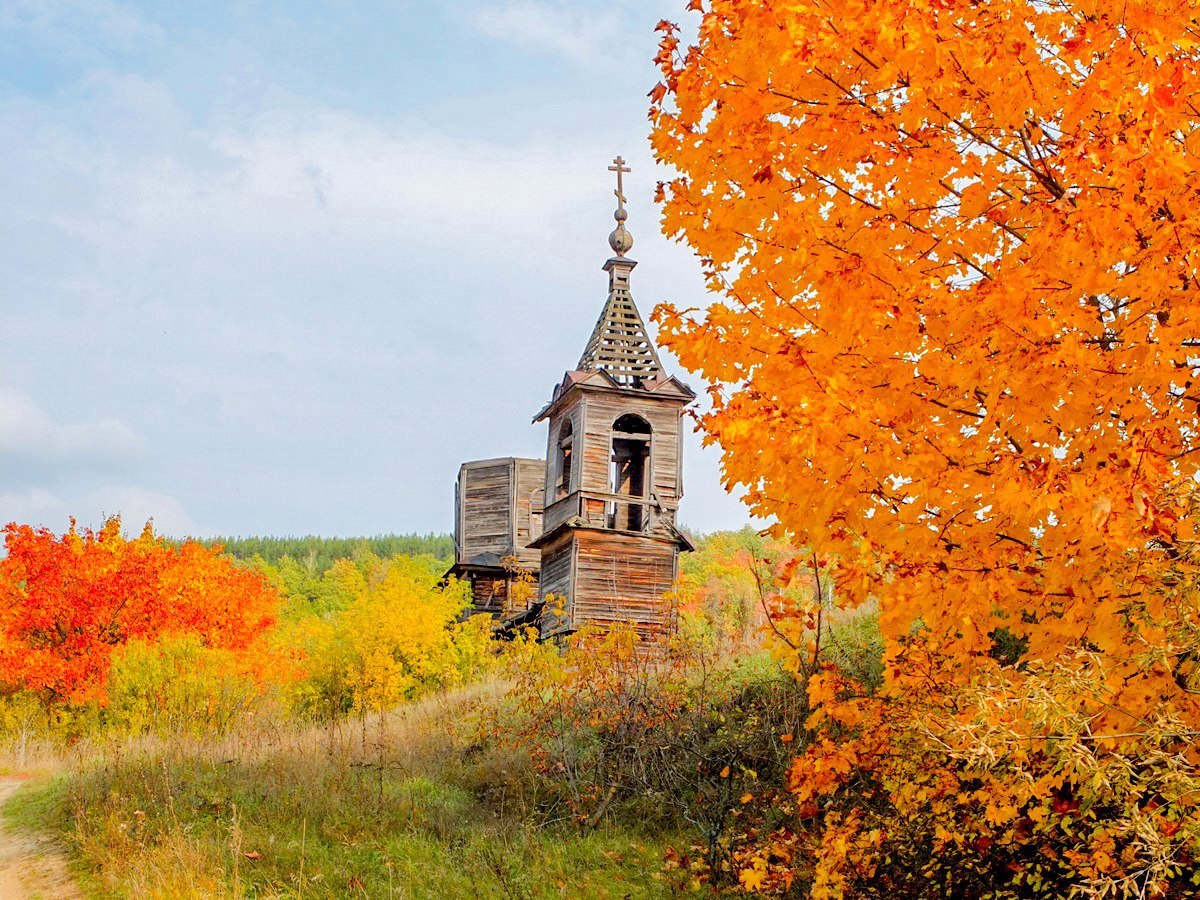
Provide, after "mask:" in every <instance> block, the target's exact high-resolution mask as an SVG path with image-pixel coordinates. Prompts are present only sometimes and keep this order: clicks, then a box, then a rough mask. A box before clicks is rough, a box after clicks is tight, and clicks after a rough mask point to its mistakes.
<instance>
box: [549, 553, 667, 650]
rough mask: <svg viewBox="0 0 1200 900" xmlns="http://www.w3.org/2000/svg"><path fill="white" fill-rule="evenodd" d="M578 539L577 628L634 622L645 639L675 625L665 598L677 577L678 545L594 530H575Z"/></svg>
mask: <svg viewBox="0 0 1200 900" xmlns="http://www.w3.org/2000/svg"><path fill="white" fill-rule="evenodd" d="M575 541H576V551H575V585H574V591H573V592H572V603H571V612H572V619H573V622H574V625H575V627H579V626H580V625H582V624H583V623H584V622H594V623H596V624H598V625H601V626H606V625H611V624H613V623H614V622H631V623H632V624H633V625H634V627H635V628H636V629H637V630H638V631H639V632H640V633H641V634H642V635H643V637H651V636H655V635H658V634H661V633H662V632H663V631H664V630H665V629H667V628H668V627H669V626H670V625H671V610H670V609H669V604H668V603H667V601H666V600H665V599H664V597H665V595H666V594H667V592H668V591H670V590H671V587H672V585H674V583H675V577H676V574H677V561H678V554H679V551H678V548H677V547H676V546H675V545H674V544H670V543H666V542H663V541H655V540H650V539H648V538H643V537H637V536H634V535H626V534H615V533H612V532H604V531H592V530H580V531H577V532H575Z"/></svg>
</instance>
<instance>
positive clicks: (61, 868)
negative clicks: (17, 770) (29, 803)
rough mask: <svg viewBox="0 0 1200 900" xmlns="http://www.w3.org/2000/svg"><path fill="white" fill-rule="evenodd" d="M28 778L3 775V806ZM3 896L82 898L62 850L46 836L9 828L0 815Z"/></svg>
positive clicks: (16, 899) (7, 899)
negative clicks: (5, 776)
mask: <svg viewBox="0 0 1200 900" xmlns="http://www.w3.org/2000/svg"><path fill="white" fill-rule="evenodd" d="M23 784H25V781H24V780H22V779H20V778H0V810H2V809H3V806H4V804H5V803H7V802H8V798H9V797H11V796H12V795H13V794H15V793H16V792H17V789H18V788H20V787H21V785H23ZM0 900H83V894H82V893H81V892H80V891H79V888H78V887H76V885H75V882H74V880H73V879H72V878H71V873H70V871H69V870H68V869H67V858H66V856H65V855H64V854H63V852H62V850H60V849H59V848H57V847H55V846H54V844H53V843H52V842H51V841H50V840H48V839H46V838H43V837H38V836H36V835H30V834H26V833H22V832H19V831H9V830H8V823H7V822H6V821H5V820H4V817H3V815H0Z"/></svg>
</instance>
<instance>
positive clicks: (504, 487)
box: [454, 459, 512, 562]
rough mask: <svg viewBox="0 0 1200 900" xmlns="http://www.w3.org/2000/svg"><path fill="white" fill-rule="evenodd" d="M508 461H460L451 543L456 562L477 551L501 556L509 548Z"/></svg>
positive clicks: (509, 463)
mask: <svg viewBox="0 0 1200 900" xmlns="http://www.w3.org/2000/svg"><path fill="white" fill-rule="evenodd" d="M511 502H512V463H511V461H510V460H507V459H496V460H484V461H482V462H469V463H463V466H462V468H461V469H459V470H458V515H457V516H456V517H455V523H454V543H455V546H456V547H457V553H458V561H459V562H464V561H466V560H469V559H471V558H472V557H474V556H476V555H477V554H480V553H495V554H496V555H497V556H504V555H505V554H506V553H508V552H509V550H510V549H511V547H512V522H511V517H510V504H511Z"/></svg>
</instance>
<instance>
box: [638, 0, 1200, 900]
mask: <svg viewBox="0 0 1200 900" xmlns="http://www.w3.org/2000/svg"><path fill="white" fill-rule="evenodd" d="M691 7H692V8H695V9H700V10H701V11H702V12H703V18H702V21H701V23H700V26H699V32H698V38H697V41H696V44H695V45H694V46H690V47H687V46H684V44H683V43H682V41H681V38H680V33H679V31H678V29H676V28H675V26H673V25H670V24H669V23H663V24H662V26H660V27H661V28H662V30H663V40H662V44H661V50H660V53H659V56H658V59H657V61H658V63H659V65H660V67H661V70H662V74H663V81H662V83H661V84H659V85H658V86H657V87H656V88H655V89H654V91H652V92H651V103H652V108H651V118H652V121H653V125H654V128H653V134H652V138H651V139H652V143H653V147H654V150H655V153H656V155H657V157H658V159H659V160H660V161H662V162H663V163H666V164H667V165H669V166H670V167H672V169H673V170H674V177H672V178H671V179H670V180H669V181H667V182H666V183H665V184H663V185H662V187H661V192H660V199H661V200H662V202H663V221H664V227H665V230H666V231H667V233H668V234H671V235H675V236H677V237H680V238H682V239H683V240H686V241H687V242H688V243H689V244H690V245H691V246H692V247H693V248H694V249H695V250H696V252H697V253H698V255H699V256H700V257H701V259H702V260H703V263H704V267H705V272H706V275H707V278H708V282H709V286H710V287H711V288H712V289H713V290H714V291H717V292H719V293H721V294H723V295H724V296H723V298H722V299H721V300H719V301H718V302H715V303H713V304H712V305H711V306H710V307H708V308H707V309H705V310H681V309H677V308H675V307H672V306H669V305H668V306H663V307H660V308H659V309H658V310H657V311H656V319H657V321H658V324H659V327H660V333H661V335H662V339H663V340H664V342H665V343H666V345H667V346H668V347H669V348H670V349H671V350H672V351H673V352H675V353H676V354H677V356H678V357H679V358H680V360H681V361H682V363H683V364H684V365H685V366H686V367H687V368H689V369H691V370H693V371H697V372H700V373H702V374H703V376H704V377H705V378H706V379H707V380H708V381H709V382H710V383H711V384H712V385H713V387H712V388H711V390H710V398H711V401H712V408H711V411H710V412H708V413H706V414H705V415H704V416H703V417H702V424H703V427H704V429H705V430H706V432H707V433H708V435H709V437H710V439H711V440H713V441H716V442H718V443H719V444H720V446H721V447H722V449H723V454H724V466H725V476H726V479H727V482H728V483H729V484H730V485H731V486H732V485H741V486H744V487H745V489H746V491H747V497H748V501H749V503H750V505H751V507H752V508H753V509H754V511H755V512H756V513H758V514H759V515H763V516H768V517H774V518H776V519H777V520H778V522H779V523H780V524H781V526H782V527H783V528H785V529H787V530H789V531H791V532H793V533H794V534H795V535H796V536H797V537H798V539H799V541H800V542H802V543H808V544H809V545H810V546H812V547H814V548H817V549H819V550H820V551H821V552H823V553H831V554H833V555H834V556H835V557H836V558H837V560H838V563H837V591H838V595H839V598H840V599H841V600H842V601H843V602H846V603H850V604H857V603H860V602H862V601H864V600H865V599H867V598H868V597H871V596H876V597H878V598H879V601H880V617H881V627H882V630H883V633H884V636H885V639H886V640H887V660H886V661H887V672H888V677H887V682H886V684H885V688H884V690H883V692H882V693H881V695H880V697H877V698H875V699H874V700H872V701H871V703H858V702H857V701H856V705H853V706H849V705H847V702H846V700H845V698H846V696H847V692H846V690H844V689H843V688H844V687H845V686H844V685H843V686H841V687H839V688H835V686H834V684H833V682H832V678H826V679H823V678H817V679H815V680H814V683H813V696H814V700H817V701H819V702H820V708H819V709H818V712H817V713H816V715H815V717H814V725H816V724H822V725H824V726H826V727H830V728H835V729H839V730H840V733H841V734H842V735H843V737H845V738H846V740H842V741H840V742H839V741H829V742H828V743H827V744H823V745H820V746H819V747H818V748H817V749H814V750H813V751H811V752H810V753H809V754H808V755H807V756H806V757H805V758H802V759H801V760H800V761H799V762H798V768H797V785H798V789H799V790H800V791H801V794H802V796H803V798H804V799H805V800H806V801H807V800H810V799H813V798H819V797H820V796H825V795H830V794H834V793H836V792H837V791H838V790H839V789H841V788H843V787H844V786H845V785H846V784H847V783H848V782H849V781H850V780H851V779H852V778H853V777H854V775H855V773H856V772H861V771H862V766H864V765H867V764H868V762H869V760H878V759H880V758H881V754H885V753H886V749H887V747H888V746H889V745H888V741H889V739H890V738H896V739H898V735H899V734H900V731H901V728H900V727H899V726H897V725H896V723H895V722H893V721H892V720H890V719H889V717H888V716H887V715H886V714H885V712H884V711H883V710H884V708H885V707H884V704H885V703H886V702H887V698H891V699H892V700H899V699H901V698H905V699H911V697H912V696H914V695H919V696H927V697H930V703H933V704H935V705H936V704H938V703H945V702H946V700H947V694H948V692H950V691H951V690H952V688H951V687H948V686H947V685H951V686H952V685H954V684H956V683H959V682H962V683H966V682H967V681H969V680H971V679H976V678H978V677H980V673H981V672H990V671H994V670H1002V669H1004V668H1005V663H1011V662H1013V661H1014V658H1015V657H1019V658H1020V659H1021V660H1022V661H1025V662H1028V661H1037V660H1041V661H1047V662H1048V661H1050V660H1054V659H1055V658H1057V657H1060V656H1061V655H1062V654H1065V653H1068V652H1073V651H1075V650H1080V651H1082V652H1086V653H1087V654H1088V655H1087V656H1086V661H1085V662H1082V663H1080V665H1083V666H1091V667H1099V668H1100V670H1101V671H1102V678H1101V684H1100V685H1099V686H1096V685H1093V687H1095V688H1096V690H1094V691H1093V692H1092V693H1090V694H1088V697H1087V698H1086V699H1081V698H1075V699H1077V700H1078V702H1079V703H1082V704H1084V705H1085V706H1087V709H1088V710H1089V711H1090V712H1089V714H1092V713H1094V715H1095V716H1096V718H1095V719H1089V720H1088V721H1089V722H1090V723H1091V726H1090V727H1093V728H1094V729H1096V730H1095V731H1093V732H1090V733H1092V734H1093V738H1094V737H1095V735H1096V734H1104V733H1106V732H1107V733H1112V734H1122V733H1127V732H1136V733H1137V734H1139V735H1142V736H1143V737H1144V735H1145V733H1146V732H1147V730H1152V729H1150V726H1149V725H1148V724H1147V723H1150V722H1152V721H1159V720H1158V718H1156V717H1163V716H1165V717H1168V718H1169V719H1170V721H1171V722H1173V723H1175V725H1173V726H1172V728H1173V729H1174V731H1172V730H1171V728H1169V729H1167V730H1168V731H1170V732H1171V733H1173V734H1176V735H1177V737H1178V735H1179V734H1183V735H1187V734H1189V733H1191V734H1194V733H1195V730H1196V729H1197V728H1200V704H1198V703H1197V700H1198V696H1197V694H1198V692H1200V679H1198V677H1197V660H1198V659H1200V637H1198V631H1197V628H1198V626H1197V622H1198V620H1200V614H1198V604H1197V593H1196V590H1195V589H1194V587H1193V585H1195V584H1196V582H1197V576H1198V574H1200V573H1198V572H1197V565H1196V563H1197V556H1196V549H1195V547H1196V545H1195V521H1196V519H1195V516H1194V514H1193V505H1194V503H1195V476H1196V472H1197V468H1196V463H1197V461H1198V459H1200V454H1198V453H1197V451H1198V450H1200V421H1198V418H1197V404H1198V403H1200V392H1197V390H1196V385H1195V378H1196V373H1197V367H1198V366H1200V352H1197V349H1196V348H1197V342H1198V341H1200V284H1198V283H1197V280H1196V279H1197V262H1198V260H1200V253H1198V246H1200V245H1198V243H1197V237H1198V235H1200V204H1198V203H1197V188H1198V187H1200V97H1198V92H1200V5H1198V4H1197V3H1195V2H1194V0H1130V2H1128V3H1122V4H1119V5H1117V6H1112V5H1111V4H1104V3H1099V2H1083V0H1055V2H1049V0H996V2H986V3H982V2H978V0H846V2H839V3H836V4H834V3H830V2H827V0H795V2H790V3H787V4H783V3H776V2H768V0H759V2H751V0H711V2H710V0H704V2H699V0H696V2H693V3H692V4H691ZM1006 648H1007V649H1006ZM1009 651H1012V652H1011V653H1010V652H1009ZM1007 671H1008V673H1009V677H1010V678H1013V679H1016V678H1018V676H1019V672H1018V671H1017V670H1015V669H1013V668H1012V667H1011V666H1010V667H1009V668H1008V669H1007ZM931 672H936V675H937V677H936V679H935V682H931V679H930V674H929V673H931ZM1055 677H1056V678H1058V680H1059V681H1060V682H1062V683H1063V684H1066V685H1069V684H1070V683H1071V682H1070V679H1069V678H1066V677H1065V676H1062V677H1059V676H1055ZM931 685H932V686H931ZM935 689H936V690H935ZM933 694H937V697H936V698H934V697H933V696H932V695H933ZM1060 699H1062V700H1063V702H1074V701H1073V700H1072V698H1071V695H1070V691H1069V690H1067V691H1066V693H1064V694H1063V695H1062V697H1061V698H1060ZM1088 704H1090V705H1088ZM906 709H907V712H906V713H905V714H906V715H909V716H912V715H916V714H915V713H913V712H912V708H911V705H910V706H909V707H906ZM1064 715H1065V713H1064ZM997 716H999V714H997ZM993 724H995V723H993ZM889 729H891V730H889ZM1179 729H1183V731H1182V732H1180V731H1179ZM1189 729H1190V732H1189ZM854 734H860V735H862V734H867V735H869V736H870V744H871V745H870V747H868V746H867V745H866V744H863V743H860V744H858V745H856V744H855V743H854V742H853V741H851V740H850V739H849V737H850V736H852V735H854ZM976 737H978V735H976ZM822 747H823V748H824V750H822V749H821V748H822ZM872 748H874V749H872ZM893 749H894V747H893ZM858 754H861V755H858ZM814 774H816V775H819V776H820V777H819V778H814V777H813V776H814ZM951 780H952V779H951ZM891 784H892V788H895V786H896V784H897V781H896V779H895V778H893V779H892V781H891ZM813 785H816V786H817V787H818V788H819V789H816V790H814V789H813V787H812V786H813ZM1059 787H1060V788H1061V785H1059ZM892 788H888V789H887V790H892ZM881 789H882V788H881ZM941 789H942V790H945V791H949V792H950V796H955V791H956V790H958V788H956V786H955V785H954V784H952V783H950V782H947V783H946V784H944V785H942V788H941ZM897 797H899V794H898V793H896V792H895V791H893V793H892V798H893V800H896V798H897ZM897 802H898V801H897ZM1024 809H1025V808H1024V807H1022V806H1021V805H1020V804H1016V805H1014V807H1013V810H1012V811H1011V813H1007V812H1006V813H1005V815H1010V816H1011V817H1012V818H1020V815H1022V814H1023V810H1024ZM843 813H844V814H845V815H846V816H847V818H839V819H838V820H837V821H836V822H831V821H827V825H828V831H827V835H829V836H832V837H830V840H835V839H836V840H840V842H841V843H840V846H843V847H844V846H846V845H847V843H849V844H850V845H854V843H855V841H857V840H860V838H862V834H864V833H868V832H864V831H863V830H862V828H859V827H857V826H855V827H850V825H848V824H847V823H848V822H851V821H854V822H858V824H859V825H862V824H863V822H865V821H866V818H864V817H862V816H860V817H859V818H858V819H855V818H854V816H855V815H856V813H855V812H854V811H853V810H851V811H850V812H846V811H845V810H843ZM843 813H839V815H842V814H843ZM856 835H857V837H856ZM874 839H875V840H876V846H875V848H874V849H875V850H878V846H877V844H878V841H879V840H882V839H881V838H879V835H878V834H875V838H874ZM863 840H865V838H864V839H863ZM988 840H992V839H991V838H988ZM867 844H870V841H867ZM871 852H872V848H871V847H869V846H867V845H866V844H864V845H863V847H862V853H863V856H862V857H861V858H860V860H859V862H861V861H862V859H865V858H867V857H868V856H869V855H870V853H871ZM868 868H869V867H868ZM759 874H761V873H756V874H755V880H756V882H757V880H758V876H759ZM838 877H841V876H838ZM1155 877H1157V876H1155ZM828 883H829V884H831V885H833V887H831V888H830V890H831V891H833V892H834V893H836V890H835V889H845V884H842V883H840V882H838V881H837V878H836V877H833V876H830V878H829V881H828ZM1147 883H1149V881H1148V882H1147ZM839 884H840V885H841V886H840V887H839Z"/></svg>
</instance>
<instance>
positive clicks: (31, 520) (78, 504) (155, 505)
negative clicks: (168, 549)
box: [0, 485, 207, 537]
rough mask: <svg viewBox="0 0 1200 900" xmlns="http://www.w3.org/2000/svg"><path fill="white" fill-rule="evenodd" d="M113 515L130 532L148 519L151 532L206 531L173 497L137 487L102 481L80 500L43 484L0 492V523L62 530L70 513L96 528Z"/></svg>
mask: <svg viewBox="0 0 1200 900" xmlns="http://www.w3.org/2000/svg"><path fill="white" fill-rule="evenodd" d="M115 515H119V516H120V517H121V525H122V528H123V529H124V530H125V531H126V532H130V533H133V534H138V533H140V532H141V530H142V528H143V527H144V526H145V524H146V522H148V521H151V520H153V522H154V532H155V534H161V535H169V536H171V537H190V536H200V535H204V534H206V533H207V532H206V531H205V529H204V528H202V527H201V526H200V525H199V524H197V523H196V520H195V519H193V518H192V517H191V516H190V515H189V514H188V512H187V510H186V509H185V508H184V505H183V504H182V503H181V502H180V501H179V500H178V499H177V498H175V497H172V496H170V495H169V494H161V493H158V492H157V491H150V490H146V489H145V488H140V487H133V486H128V485H105V486H103V487H99V488H96V489H95V490H92V491H89V492H87V493H86V494H85V495H84V496H83V499H81V500H74V499H72V500H68V499H64V498H63V497H62V496H60V495H59V494H56V493H53V492H51V491H48V490H45V489H43V488H30V489H29V490H25V491H9V492H0V527H2V526H4V525H6V524H8V523H9V522H17V523H20V524H22V525H33V526H35V527H45V528H49V529H51V530H52V531H62V530H65V529H66V528H67V527H68V525H69V523H70V519H71V517H72V516H74V517H75V519H76V520H77V521H78V523H79V525H80V526H81V527H84V528H99V527H100V526H101V525H102V524H103V523H104V520H105V519H106V518H108V517H109V516H115Z"/></svg>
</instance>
